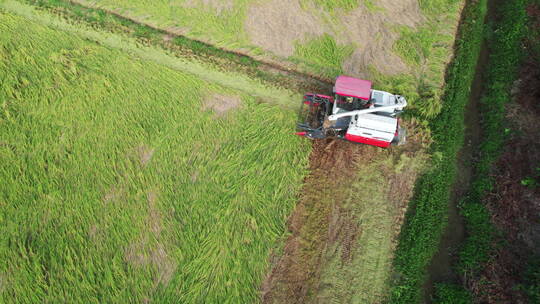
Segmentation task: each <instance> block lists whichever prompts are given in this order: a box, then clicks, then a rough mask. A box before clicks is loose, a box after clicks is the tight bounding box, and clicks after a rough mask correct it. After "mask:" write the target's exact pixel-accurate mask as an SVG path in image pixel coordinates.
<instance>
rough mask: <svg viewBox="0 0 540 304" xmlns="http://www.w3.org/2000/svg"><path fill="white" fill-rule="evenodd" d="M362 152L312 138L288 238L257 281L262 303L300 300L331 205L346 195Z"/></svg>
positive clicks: (315, 272)
mask: <svg viewBox="0 0 540 304" xmlns="http://www.w3.org/2000/svg"><path fill="white" fill-rule="evenodd" d="M366 150H367V147H365V146H359V145H354V144H351V143H347V142H344V141H340V140H318V141H315V142H314V144H313V151H312V153H311V155H310V168H309V170H310V174H309V175H308V177H307V178H306V180H305V181H304V186H303V190H302V197H301V198H300V201H299V202H298V204H297V205H296V208H295V210H294V212H293V214H292V215H291V216H290V218H289V221H288V226H289V231H290V232H291V236H290V237H289V238H288V240H287V242H286V244H285V248H284V252H283V255H282V256H281V257H280V258H279V259H278V260H277V261H276V262H275V264H274V265H273V269H272V271H271V272H270V273H269V275H268V277H267V278H266V279H265V282H264V283H263V286H262V296H261V299H262V302H263V303H306V300H307V297H308V292H309V291H311V290H312V289H313V288H314V286H315V285H316V283H317V277H319V276H320V264H321V262H322V258H323V256H322V255H323V250H324V247H325V245H326V243H327V242H328V231H329V224H330V223H329V220H330V212H331V210H332V206H333V205H334V204H339V203H340V202H341V201H343V200H344V199H345V198H346V197H344V196H345V195H346V191H347V189H343V188H344V186H347V184H346V181H347V180H350V179H352V177H353V176H354V175H356V171H357V170H356V169H357V167H358V164H357V161H358V159H359V158H360V157H361V155H362V154H364V155H365V154H366V153H365V152H366Z"/></svg>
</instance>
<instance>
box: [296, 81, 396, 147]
mask: <svg viewBox="0 0 540 304" xmlns="http://www.w3.org/2000/svg"><path fill="white" fill-rule="evenodd" d="M333 91H334V94H335V95H334V96H335V97H330V96H326V95H319V94H311V93H309V94H306V95H304V98H303V101H302V106H301V109H300V119H301V120H300V121H301V123H299V124H298V128H299V129H300V130H301V132H297V133H296V134H297V135H300V136H305V137H307V138H310V139H320V138H327V137H336V138H339V139H344V140H347V141H351V142H355V143H362V144H368V145H372V146H377V147H382V148H386V147H388V146H390V145H391V144H397V145H399V144H403V143H405V133H406V132H405V129H403V128H401V127H400V125H399V119H398V118H397V116H398V115H399V114H400V113H401V112H402V111H403V108H404V107H406V106H407V101H406V100H405V98H404V97H403V96H400V95H394V94H390V93H388V92H384V91H377V90H372V89H371V81H368V80H361V79H357V78H353V77H348V76H339V77H338V78H337V79H336V84H335V86H334V89H333Z"/></svg>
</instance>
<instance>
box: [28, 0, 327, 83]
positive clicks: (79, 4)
mask: <svg viewBox="0 0 540 304" xmlns="http://www.w3.org/2000/svg"><path fill="white" fill-rule="evenodd" d="M26 2H29V3H30V4H34V2H35V1H34V0H29V1H26ZM65 3H69V5H67V8H66V5H63V6H59V7H52V8H49V9H52V12H55V13H58V14H60V15H66V14H67V15H68V17H69V18H76V19H82V20H84V18H85V17H88V16H90V15H91V14H94V13H96V12H99V13H101V14H106V15H110V16H114V18H115V19H116V20H117V21H118V22H120V23H122V24H123V28H122V30H120V31H119V32H122V33H123V34H125V31H126V27H127V28H128V29H129V30H128V32H129V35H130V36H132V37H136V38H137V39H139V40H141V37H137V36H136V32H137V30H138V29H139V30H140V29H145V30H150V31H152V32H153V33H155V34H156V35H157V36H159V38H160V39H155V40H151V41H150V40H149V39H145V38H142V40H143V41H144V43H146V44H150V45H153V46H156V47H160V48H163V49H165V50H167V51H171V52H172V53H173V54H174V55H175V56H178V57H181V58H190V59H195V60H197V61H201V62H204V63H207V64H210V65H214V66H217V67H219V69H222V70H227V71H232V72H235V73H236V72H241V73H243V74H247V75H249V76H250V77H251V78H255V79H258V80H259V81H262V82H263V83H265V84H267V85H272V86H277V87H286V88H288V89H289V90H295V91H302V92H303V91H321V90H324V91H328V90H330V89H331V86H332V81H333V79H328V78H325V77H322V76H319V75H315V74H311V73H308V72H305V71H300V70H298V69H297V68H295V67H293V66H292V65H291V64H286V63H285V62H280V61H277V60H270V59H268V58H263V57H260V56H259V57H252V56H251V55H249V54H247V53H242V52H239V51H233V50H228V49H223V48H218V47H215V46H213V45H211V44H208V43H207V42H205V41H198V40H194V39H191V38H187V37H186V36H184V35H182V34H180V33H179V32H178V31H174V30H171V29H167V28H161V27H158V26H157V25H155V24H152V23H151V22H148V21H143V20H141V19H139V18H135V17H130V16H128V15H126V14H123V13H121V12H120V11H118V10H110V9H106V8H103V7H98V6H96V5H95V4H92V3H90V2H88V1H83V0H69V1H65ZM70 9H77V10H78V14H79V15H73V12H71V11H70ZM81 14H82V16H81ZM84 14H87V15H84ZM90 20H92V19H90ZM91 25H92V26H94V27H95V26H97V27H103V28H104V29H105V30H107V31H111V30H113V31H117V30H119V29H118V28H117V29H116V30H115V29H114V27H108V26H106V25H104V24H99V23H95V22H91ZM175 38H180V39H181V40H183V41H185V42H187V43H184V44H183V45H178V44H175V43H173V42H172V41H173V40H174V39H175ZM192 44H197V45H198V47H202V48H208V49H212V50H213V52H214V54H213V55H210V56H208V54H205V53H199V50H198V49H192V48H191V47H190V45H192ZM186 45H187V46H186ZM249 63H252V64H254V65H255V66H252V65H250V64H249Z"/></svg>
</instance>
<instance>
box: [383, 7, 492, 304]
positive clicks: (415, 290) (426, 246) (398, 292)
mask: <svg viewBox="0 0 540 304" xmlns="http://www.w3.org/2000/svg"><path fill="white" fill-rule="evenodd" d="M486 10H487V5H486V0H481V1H471V2H469V3H468V5H467V6H466V7H465V8H464V12H463V14H464V16H463V23H462V25H461V28H460V31H459V37H458V40H457V41H456V46H455V57H454V59H453V61H452V63H451V64H450V65H449V67H448V71H447V79H446V87H445V90H444V95H443V97H442V100H443V104H442V109H441V112H440V114H439V115H437V116H436V117H435V118H433V119H432V120H431V121H430V128H431V130H432V132H433V144H432V147H431V151H432V155H433V157H432V168H431V169H430V170H429V171H428V172H427V173H426V174H425V175H424V176H423V177H421V178H420V179H419V181H418V183H417V186H416V194H415V196H414V197H413V199H412V200H411V202H410V203H409V211H408V213H407V216H406V221H405V224H404V225H403V227H402V230H401V234H400V238H399V244H398V247H397V250H396V256H395V260H394V267H395V271H396V279H395V281H394V282H393V288H392V294H391V298H390V302H391V303H416V302H419V301H420V299H421V296H422V288H421V287H422V284H423V282H424V281H425V278H426V268H427V266H428V265H429V263H430V261H431V259H432V257H433V255H434V254H435V252H436V251H437V248H438V244H439V241H440V238H441V235H442V232H443V230H444V228H445V226H446V218H447V212H448V202H449V199H450V189H451V186H452V184H453V181H454V179H455V177H456V155H457V152H458V151H459V149H460V148H461V147H462V145H463V137H464V132H463V129H464V125H463V124H464V122H463V120H464V110H465V106H466V104H467V103H468V100H469V93H470V87H471V84H472V81H473V78H474V75H475V68H476V62H477V60H478V56H479V52H480V45H481V42H482V39H483V30H484V26H483V20H484V17H485V15H486Z"/></svg>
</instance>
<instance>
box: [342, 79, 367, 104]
mask: <svg viewBox="0 0 540 304" xmlns="http://www.w3.org/2000/svg"><path fill="white" fill-rule="evenodd" d="M335 89H336V93H337V94H339V95H345V96H352V97H357V98H361V99H364V100H369V97H370V96H371V81H369V80H362V79H358V78H353V77H349V76H339V77H338V78H337V79H336V86H335Z"/></svg>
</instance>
